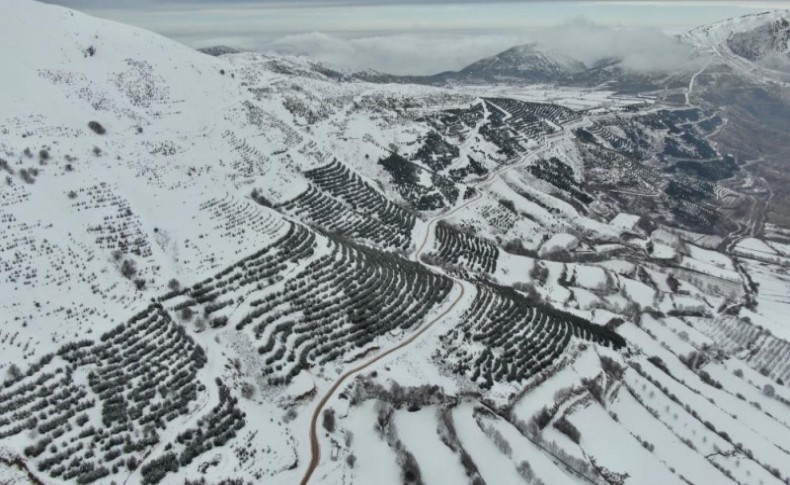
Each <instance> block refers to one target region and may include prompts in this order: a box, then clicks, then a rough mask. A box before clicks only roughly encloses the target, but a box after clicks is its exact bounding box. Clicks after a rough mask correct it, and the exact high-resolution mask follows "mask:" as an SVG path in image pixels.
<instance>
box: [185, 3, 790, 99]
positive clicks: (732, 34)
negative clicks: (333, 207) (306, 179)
mask: <svg viewBox="0 0 790 485" xmlns="http://www.w3.org/2000/svg"><path fill="white" fill-rule="evenodd" d="M788 18H790V14H789V13H788V11H782V10H779V11H771V12H764V13H761V14H756V15H747V16H744V17H736V18H732V19H727V20H724V21H721V22H718V23H715V24H711V25H705V26H702V27H698V28H696V29H693V30H692V31H690V32H688V33H686V34H683V35H680V36H678V41H679V42H681V43H683V44H686V45H688V47H689V49H690V50H691V51H692V52H693V51H696V52H697V54H698V55H700V56H703V55H709V54H715V53H722V52H724V51H726V52H728V53H731V54H733V55H735V56H738V57H740V58H743V59H745V60H747V61H750V62H758V61H759V62H763V63H768V64H770V65H773V66H774V67H776V64H777V62H779V65H780V67H781V66H782V65H783V63H784V62H788V65H790V21H789V20H788ZM199 50H200V51H201V52H204V53H206V54H210V55H214V56H218V55H223V54H234V53H238V52H240V51H239V50H237V49H234V48H232V47H227V46H214V47H207V48H202V49H199ZM329 70H331V69H329ZM685 74H689V75H690V74H691V73H678V72H662V71H661V70H655V71H652V72H642V71H637V70H634V69H629V68H628V67H626V66H624V65H623V59H622V58H619V57H617V56H610V57H605V58H602V59H599V60H597V61H596V62H594V63H591V64H585V63H584V62H582V61H580V60H578V59H575V58H573V57H570V56H567V55H563V54H560V53H557V52H556V51H554V50H552V49H551V47H550V46H545V45H542V44H538V43H530V44H524V45H518V46H514V47H511V48H509V49H507V50H505V51H503V52H500V53H498V54H495V55H493V56H490V57H486V58H483V59H480V60H478V61H475V62H473V63H472V64H469V65H468V66H466V67H464V68H463V69H460V70H458V71H445V72H440V73H437V74H432V75H427V76H415V75H405V76H404V75H395V74H389V73H383V72H378V71H375V70H365V71H360V72H356V73H348V74H343V73H340V72H337V75H338V76H339V77H343V78H347V79H358V80H363V81H367V82H378V83H391V82H394V83H410V84H428V85H447V84H481V83H483V84H490V83H499V84H510V83H516V84H520V83H555V84H565V85H578V86H597V85H601V84H605V83H608V84H611V85H612V86H613V87H615V88H617V89H619V90H622V91H639V90H645V89H649V88H651V87H652V88H657V87H658V86H659V85H662V83H663V84H664V85H665V84H667V82H669V83H671V82H672V79H673V77H677V76H678V75H685Z"/></svg>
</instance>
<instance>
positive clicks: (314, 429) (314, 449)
mask: <svg viewBox="0 0 790 485" xmlns="http://www.w3.org/2000/svg"><path fill="white" fill-rule="evenodd" d="M552 138H553V137H552ZM551 146H552V145H551V144H547V145H546V146H544V147H541V148H539V149H538V150H535V151H534V152H532V153H530V154H528V155H525V156H524V157H523V158H522V159H521V160H519V161H518V162H516V163H513V164H510V165H507V166H505V167H502V168H500V169H499V170H497V171H496V172H493V173H491V174H490V175H489V176H488V177H486V178H485V179H483V180H482V181H480V182H478V183H477V184H475V187H476V188H477V189H478V192H479V193H478V194H477V195H476V196H475V197H473V198H471V199H469V200H468V201H466V202H464V203H463V204H461V205H459V206H458V207H456V208H454V209H452V210H451V211H449V212H446V213H444V214H442V215H440V216H437V217H434V218H433V219H430V220H429V221H428V224H427V225H426V228H425V236H424V237H423V239H422V242H421V243H420V244H419V246H417V247H416V249H415V250H414V253H412V256H411V259H412V260H414V261H419V259H420V254H421V253H422V251H423V250H424V249H425V246H426V244H427V243H428V239H429V238H430V235H431V226H432V225H434V224H436V223H437V222H439V221H440V220H442V219H446V218H447V217H450V216H451V215H453V214H454V213H455V212H457V211H459V210H461V209H463V208H464V207H467V206H469V205H470V204H473V203H474V202H477V201H478V200H480V199H481V198H482V197H483V192H482V191H481V190H480V188H482V187H483V186H484V185H487V184H489V183H491V182H492V181H493V180H494V179H496V178H498V177H499V176H500V175H502V174H503V173H505V172H507V171H509V170H512V169H514V168H517V167H520V166H522V165H524V164H526V163H528V162H529V161H530V160H533V159H534V158H535V157H537V156H539V155H540V154H542V153H543V152H545V151H546V150H547V149H549V148H551ZM453 279H454V281H455V284H456V285H458V287H459V288H460V290H461V291H460V293H459V294H458V296H457V297H456V298H455V300H453V302H452V303H451V304H450V305H449V306H448V307H447V308H446V309H444V310H443V311H442V312H441V313H440V314H439V315H437V316H435V317H434V318H433V319H432V320H431V321H429V322H427V323H425V324H424V325H423V326H421V327H420V328H419V329H418V330H417V331H416V332H414V333H413V334H411V335H410V336H409V337H407V338H406V339H405V340H403V341H401V342H400V343H399V344H398V345H396V346H395V347H392V348H391V349H389V350H387V351H385V352H383V353H381V354H379V355H377V356H375V357H373V358H371V359H370V360H368V361H367V362H365V363H363V364H360V365H358V366H357V367H354V368H353V369H350V370H347V371H346V372H344V373H343V374H342V375H341V376H340V377H338V378H337V379H336V380H335V382H334V383H333V384H332V386H331V387H330V388H329V389H328V390H327V391H326V392H325V393H324V396H323V397H322V398H321V400H320V401H319V402H318V406H316V408H315V410H314V411H313V415H312V417H311V418H310V454H311V457H310V464H309V465H308V466H307V470H305V473H304V475H303V476H302V481H301V482H300V484H301V485H307V484H308V483H309V482H310V478H311V477H312V476H313V473H314V472H315V469H316V468H318V464H319V463H320V461H321V444H320V442H319V440H318V419H319V418H320V416H321V412H322V411H323V410H324V408H325V407H326V404H327V403H328V402H329V400H330V399H331V398H332V396H333V395H334V393H335V392H336V391H337V390H338V388H339V387H340V386H341V385H342V384H343V383H344V382H345V381H346V379H348V378H349V377H351V376H352V375H354V374H357V373H359V372H360V371H362V370H365V369H367V368H368V367H370V366H371V365H373V364H376V363H377V362H379V361H380V360H382V359H384V358H385V357H387V356H389V355H390V354H392V353H394V352H397V351H398V350H400V349H402V348H404V347H406V346H408V345H409V344H411V343H412V342H414V341H415V340H417V339H418V338H419V337H420V336H421V335H422V334H423V333H425V331H426V330H428V329H429V328H431V326H432V325H433V324H434V323H436V322H438V321H439V320H441V319H442V318H444V317H445V316H447V314H448V313H450V312H451V311H452V310H453V309H454V308H455V307H456V305H458V303H460V302H461V300H463V297H464V293H465V292H466V289H465V288H464V284H463V283H462V282H461V281H460V280H457V279H455V278H453Z"/></svg>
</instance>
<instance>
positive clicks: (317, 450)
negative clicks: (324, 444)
mask: <svg viewBox="0 0 790 485" xmlns="http://www.w3.org/2000/svg"><path fill="white" fill-rule="evenodd" d="M455 284H456V285H458V286H459V288H460V289H461V291H460V293H459V294H458V296H457V297H456V298H455V300H453V302H452V303H451V304H450V305H449V306H448V307H447V308H446V309H445V310H444V311H442V313H440V314H439V315H437V316H435V317H434V318H433V320H431V321H430V322H428V323H426V324H424V325H423V326H422V327H420V329H419V330H417V331H416V332H414V333H413V334H411V336H409V337H408V338H407V339H406V340H404V341H402V342H401V343H399V344H398V345H396V346H395V347H392V348H391V349H389V350H387V351H386V352H383V353H381V354H379V355H377V356H375V357H373V358H372V359H370V360H369V361H367V362H365V363H364V364H361V365H359V366H357V367H354V368H353V369H350V370H348V371H346V372H345V373H344V374H343V375H341V376H340V377H338V378H337V380H336V381H335V383H334V384H332V387H330V388H329V390H327V391H326V393H325V394H324V397H323V398H321V401H319V403H318V406H317V407H316V408H315V411H313V417H312V418H311V420H310V453H311V454H312V457H311V458H310V465H309V466H308V467H307V470H306V471H305V474H304V477H302V481H301V484H302V485H306V484H307V483H308V482H309V481H310V477H311V476H312V475H313V472H314V471H315V469H316V467H317V466H318V463H319V461H320V460H321V445H320V444H319V443H318V418H319V416H320V415H321V412H322V411H323V410H324V407H325V406H326V403H327V402H329V399H330V398H331V397H332V395H333V394H334V393H335V391H337V389H338V388H339V387H340V386H341V385H342V384H343V382H345V380H346V379H348V378H349V377H351V376H352V375H354V374H356V373H358V372H360V371H362V370H364V369H366V368H368V367H370V366H371V365H373V364H375V363H377V362H378V361H380V360H381V359H383V358H385V357H387V356H389V355H390V354H392V353H394V352H397V351H398V350H400V349H402V348H404V347H406V346H407V345H409V344H411V343H412V342H414V341H415V340H417V338H418V337H419V336H420V335H422V334H423V333H425V331H426V330H428V329H429V328H431V326H432V325H433V324H434V323H436V322H438V321H439V320H441V319H442V318H444V317H445V316H446V315H447V314H448V313H450V312H451V311H452V310H453V309H454V308H455V306H456V305H457V304H458V303H459V302H460V301H461V300H463V298H464V293H465V292H466V290H465V288H464V285H463V284H462V283H459V282H458V281H456V282H455Z"/></svg>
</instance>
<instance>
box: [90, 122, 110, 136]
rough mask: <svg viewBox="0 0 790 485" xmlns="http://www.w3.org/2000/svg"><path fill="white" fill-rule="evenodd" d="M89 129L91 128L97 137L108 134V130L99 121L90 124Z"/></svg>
mask: <svg viewBox="0 0 790 485" xmlns="http://www.w3.org/2000/svg"><path fill="white" fill-rule="evenodd" d="M88 128H90V129H91V130H92V131H93V132H94V133H96V134H97V135H103V134H105V133H107V130H105V129H104V127H103V126H102V125H101V123H99V122H98V121H90V122H88Z"/></svg>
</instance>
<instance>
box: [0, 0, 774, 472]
mask: <svg viewBox="0 0 790 485" xmlns="http://www.w3.org/2000/svg"><path fill="white" fill-rule="evenodd" d="M0 18H3V19H4V20H6V22H4V25H5V27H4V28H3V29H0V63H2V65H3V74H2V78H3V87H4V89H3V90H0V107H1V108H2V109H0V172H2V174H3V179H4V181H3V183H2V184H0V200H1V201H2V203H1V204H0V221H2V231H0V247H2V251H0V294H2V295H3V296H2V298H1V299H0V315H2V316H0V356H2V357H0V373H2V379H0V380H2V382H3V386H2V390H0V482H3V483H5V482H10V483H26V482H31V483H271V484H280V483H282V484H285V483H289V484H290V483H296V482H299V481H301V483H307V482H309V483H337V484H351V483H357V484H365V483H373V482H375V483H409V484H417V483H430V484H432V483H473V484H482V483H488V484H500V483H532V484H540V483H552V484H553V483H595V484H599V483H600V484H604V483H609V484H612V483H631V484H644V483H662V484H666V483H712V482H713V483H738V484H742V483H743V484H746V483H765V484H768V483H783V482H787V481H788V480H790V465H788V463H790V460H788V459H787V458H788V455H790V451H788V450H790V433H788V431H790V412H788V406H789V405H790V404H788V403H789V402H790V401H789V400H790V392H788V389H787V387H786V386H785V382H786V381H787V380H788V379H790V364H788V362H787V359H786V355H787V353H788V351H790V343H788V340H790V334H788V331H787V329H786V328H785V326H784V325H783V322H784V318H783V317H784V315H785V314H786V312H787V311H788V308H787V307H788V305H790V301H788V300H787V298H786V294H787V288H788V287H790V282H788V275H787V271H786V267H787V264H788V262H790V246H789V245H788V243H790V238H788V236H787V235H788V234H790V229H786V228H784V226H782V225H781V224H777V223H775V222H776V221H775V220H774V219H771V221H773V222H768V220H769V219H768V218H769V217H773V216H772V215H771V214H772V212H771V210H769V207H770V204H771V200H772V199H771V198H770V197H769V191H770V190H771V187H772V185H771V182H772V181H771V180H766V178H765V177H761V176H755V175H754V173H753V172H752V170H753V168H752V167H751V165H752V164H753V162H754V159H752V158H748V157H747V155H743V156H742V155H741V154H740V153H731V152H730V151H725V150H723V149H722V148H721V145H722V144H724V143H727V140H722V139H721V138H720V137H721V133H722V132H725V133H729V132H728V131H725V130H735V129H737V127H738V126H740V125H739V124H738V123H739V120H738V119H734V118H731V117H730V116H729V111H728V109H730V108H729V107H723V108H722V107H718V106H716V105H714V104H713V103H711V102H710V101H709V100H710V99H711V96H713V94H714V93H716V91H715V90H716V87H717V85H716V84H715V83H714V80H715V79H714V78H713V75H712V74H709V73H701V74H699V75H697V77H696V78H692V80H691V81H689V84H688V88H687V90H686V87H685V85H684V87H683V89H682V90H681V89H680V88H676V91H675V92H673V94H675V95H678V94H679V95H680V98H681V101H678V100H676V99H675V100H672V99H668V98H667V92H666V90H663V89H662V90H659V91H655V92H652V91H643V90H638V91H639V93H638V94H634V95H624V94H622V93H619V94H618V93H615V91H614V90H613V89H608V88H604V87H599V88H598V89H589V88H577V87H573V86H568V85H567V84H566V83H560V84H562V85H547V84H546V83H550V82H554V81H552V79H551V77H550V76H548V77H544V78H540V79H539V78H538V77H536V78H534V79H532V81H535V82H537V81H540V84H531V83H530V84H528V83H522V84H514V85H510V86H503V85H499V84H497V85H494V84H491V83H488V82H483V81H482V80H478V81H475V82H474V83H472V82H470V83H468V84H467V83H466V82H464V83H460V84H458V85H455V86H446V87H436V86H431V85H426V84H408V83H403V82H398V83H386V82H380V81H381V79H375V80H374V81H377V82H367V81H365V80H363V79H361V78H360V77H359V76H356V77H355V76H351V75H347V74H345V73H340V72H338V71H336V70H333V69H331V68H330V67H327V66H324V65H322V64H320V63H318V62H315V61H311V60H309V59H305V58H291V57H280V56H265V55H261V54H256V53H249V52H246V53H227V54H224V55H220V56H212V55H206V54H204V53H201V52H198V51H194V50H191V49H189V48H187V47H185V46H183V45H180V44H178V43H176V42H173V41H171V40H168V39H165V38H163V37H160V36H157V35H155V34H152V33H149V32H145V31H142V30H139V29H136V28H132V27H128V26H124V25H120V24H117V23H113V22H108V21H105V20H99V19H95V18H92V17H89V16H86V15H83V14H80V13H78V12H75V11H71V10H68V9H64V8H59V7H55V6H50V5H45V4H41V3H37V2H33V1H31V0H6V1H4V2H2V3H0ZM512 54H514V55H515V54H518V55H517V56H516V57H521V56H522V55H524V54H525V50H524V48H516V49H515V50H513V51H512ZM526 54H528V55H529V56H530V58H534V59H538V58H540V62H542V63H543V64H542V67H541V72H545V73H558V72H574V73H575V72H578V70H579V69H581V68H582V67H581V66H579V65H578V64H576V63H574V62H572V61H568V62H562V63H561V64H556V63H555V61H556V60H551V59H548V58H544V57H541V56H538V55H537V54H535V51H533V50H531V49H529V50H528V52H526ZM533 54H534V56H533ZM535 56H537V57H535ZM510 60H511V61H512V60H513V59H510ZM506 61H507V59H504V60H503V59H502V58H500V59H499V60H497V61H496V62H489V61H481V63H480V64H478V66H480V68H481V69H494V68H495V69H496V70H497V72H499V74H498V75H502V76H509V75H510V71H509V69H511V67H510V66H512V63H510V62H509V61H508V62H506ZM536 62H537V61H536ZM534 65H535V64H534V63H532V62H530V63H529V66H528V69H529V70H531V69H533V67H534ZM521 67H524V66H521ZM521 67H519V68H518V70H519V73H522V72H523V69H521ZM595 67H596V68H597V69H607V68H610V69H617V68H616V67H612V64H611V63H609V64H605V63H604V64H600V65H598V66H595ZM531 72H533V71H531ZM534 72H537V71H534ZM519 75H521V74H519ZM530 75H531V74H530ZM552 75H553V74H552ZM535 76H538V74H535ZM744 76H745V75H744ZM743 79H745V80H746V81H748V82H752V81H751V80H752V78H750V77H744V78H743ZM746 81H744V82H746ZM695 82H696V83H699V84H695ZM727 82H730V81H729V80H728V81H727ZM777 89H780V88H777ZM730 125H735V127H736V128H730V127H729V126H730ZM736 133H740V132H736ZM759 141H760V140H759V139H756V143H757V142H759ZM761 146H762V145H761ZM771 197H773V193H771Z"/></svg>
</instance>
